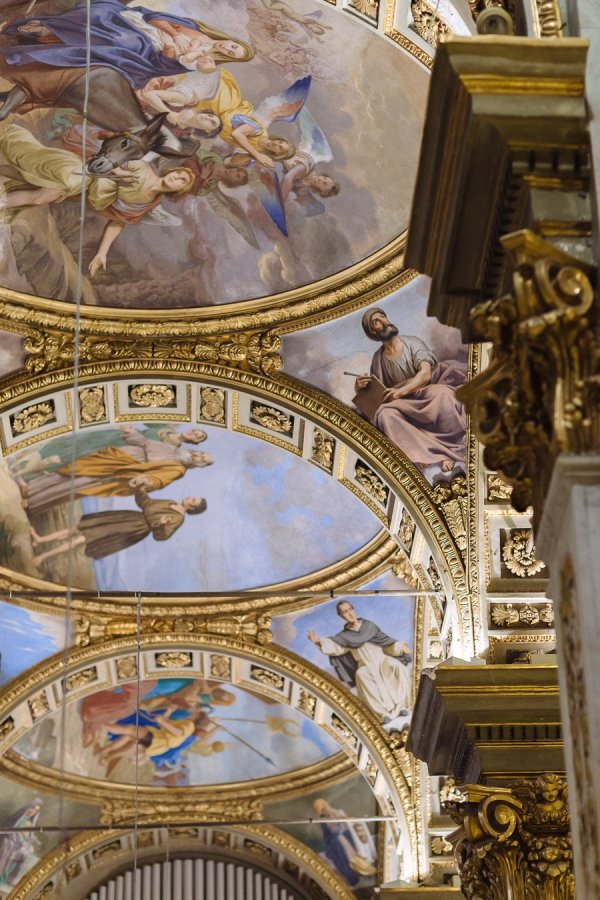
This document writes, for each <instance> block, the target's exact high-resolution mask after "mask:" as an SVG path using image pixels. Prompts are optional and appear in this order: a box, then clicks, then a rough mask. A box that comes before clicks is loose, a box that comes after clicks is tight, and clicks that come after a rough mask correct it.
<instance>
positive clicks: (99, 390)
mask: <svg viewBox="0 0 600 900" xmlns="http://www.w3.org/2000/svg"><path fill="white" fill-rule="evenodd" d="M79 418H80V419H81V424H82V425H91V424H92V423H97V422H105V421H106V404H105V402H104V388H103V387H101V386H100V385H97V386H94V387H88V388H81V390H80V391H79Z"/></svg>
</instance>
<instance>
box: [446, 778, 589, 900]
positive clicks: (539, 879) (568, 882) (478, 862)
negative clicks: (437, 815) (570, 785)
mask: <svg viewBox="0 0 600 900" xmlns="http://www.w3.org/2000/svg"><path fill="white" fill-rule="evenodd" d="M461 792H462V799H456V800H453V801H450V802H448V803H446V804H445V809H446V811H447V812H448V813H449V814H450V816H451V817H452V819H453V820H454V822H455V823H456V824H457V825H458V826H459V827H458V829H457V830H456V831H455V832H453V834H452V835H450V836H449V840H450V841H451V843H453V844H454V847H455V853H456V858H457V862H458V867H459V870H460V874H461V887H462V891H463V894H464V895H465V896H466V897H467V898H472V900H506V898H507V897H511V898H513V900H526V898H529V897H535V898H536V900H568V898H573V897H575V882H574V877H573V852H572V847H571V837H570V833H569V824H570V819H569V807H568V802H567V783H566V781H565V779H564V778H563V777H562V776H561V775H557V774H555V773H552V772H546V773H543V774H541V775H538V776H536V777H534V778H525V779H520V780H519V781H515V782H514V783H513V784H512V785H511V786H510V788H494V787H484V786H482V785H471V784H469V785H466V786H465V787H463V788H461Z"/></svg>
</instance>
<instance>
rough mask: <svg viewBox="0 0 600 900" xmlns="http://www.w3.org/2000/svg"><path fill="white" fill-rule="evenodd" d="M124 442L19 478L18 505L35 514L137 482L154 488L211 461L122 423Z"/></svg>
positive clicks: (124, 490) (125, 492)
mask: <svg viewBox="0 0 600 900" xmlns="http://www.w3.org/2000/svg"><path fill="white" fill-rule="evenodd" d="M121 431H122V433H123V437H124V439H125V441H126V442H127V447H126V448H125V447H104V448H103V449H101V450H96V451H94V452H92V453H88V454H87V455H85V456H80V457H79V458H78V459H76V460H74V461H73V463H71V464H68V465H64V466H61V468H60V469H58V471H56V472H51V473H48V474H45V475H40V476H38V477H37V478H34V479H32V480H31V481H28V482H25V481H23V480H19V487H20V489H21V495H22V497H23V506H24V507H25V509H26V510H27V513H28V515H30V516H35V515H37V514H38V513H41V512H44V511H45V510H46V509H49V508H50V507H52V506H54V505H55V504H57V503H66V502H68V501H69V500H70V498H71V496H75V497H128V496H131V495H133V494H135V492H136V490H138V489H139V488H144V489H145V490H146V491H158V490H160V489H161V488H164V487H167V485H169V484H171V482H173V481H176V480H177V479H178V478H181V477H182V476H183V475H185V473H186V472H187V470H188V469H192V468H202V467H204V466H209V465H211V464H212V462H213V459H212V456H211V455H210V454H209V453H205V452H203V451H200V450H187V449H186V448H184V447H181V446H179V445H175V444H171V443H165V442H164V441H160V440H153V439H151V438H146V437H145V436H144V433H143V432H140V431H138V430H137V429H135V428H127V427H125V426H124V427H123V428H122V429H121Z"/></svg>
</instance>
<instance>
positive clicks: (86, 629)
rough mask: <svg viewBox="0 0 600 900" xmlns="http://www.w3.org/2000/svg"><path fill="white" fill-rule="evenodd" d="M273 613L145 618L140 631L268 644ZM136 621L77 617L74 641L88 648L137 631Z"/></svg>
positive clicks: (271, 637) (144, 633) (143, 632)
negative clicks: (208, 635)
mask: <svg viewBox="0 0 600 900" xmlns="http://www.w3.org/2000/svg"><path fill="white" fill-rule="evenodd" d="M271 624H272V618H271V616H270V615H267V614H264V613H261V614H260V615H256V614H250V615H246V616H189V617H182V616H164V617H156V618H153V617H145V618H142V621H141V625H140V629H141V634H143V635H146V634H220V635H228V636H230V637H233V638H239V639H240V640H243V641H247V642H249V643H253V642H256V643H257V644H261V645H262V646H265V645H266V644H270V643H271V641H272V640H273V633H272V631H271ZM136 630H137V625H136V623H135V621H133V620H132V619H127V618H108V617H107V618H103V617H100V616H98V617H92V616H77V618H76V619H75V644H76V645H77V646H78V647H88V646H89V645H90V644H94V643H97V642H98V641H104V640H110V639H111V638H115V637H124V636H126V635H131V634H135V632H136Z"/></svg>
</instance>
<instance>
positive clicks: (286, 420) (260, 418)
mask: <svg viewBox="0 0 600 900" xmlns="http://www.w3.org/2000/svg"><path fill="white" fill-rule="evenodd" d="M250 421H251V422H256V423H257V424H258V425H262V427H263V428H268V429H269V431H274V432H275V433H276V434H288V435H290V434H291V433H292V431H293V429H294V417H293V416H288V415H286V414H285V413H284V412H282V411H281V410H280V409H274V407H272V406H263V405H262V404H261V403H255V402H252V403H251V404H250Z"/></svg>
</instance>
